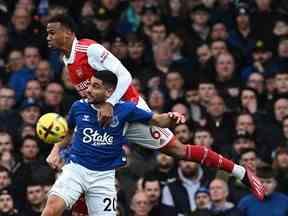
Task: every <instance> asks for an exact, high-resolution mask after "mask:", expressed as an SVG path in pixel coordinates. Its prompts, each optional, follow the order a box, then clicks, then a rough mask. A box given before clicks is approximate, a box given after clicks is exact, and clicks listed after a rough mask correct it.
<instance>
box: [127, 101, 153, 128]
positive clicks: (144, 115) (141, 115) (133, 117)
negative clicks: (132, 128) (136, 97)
mask: <svg viewBox="0 0 288 216" xmlns="http://www.w3.org/2000/svg"><path fill="white" fill-rule="evenodd" d="M152 116H153V113H152V112H147V111H145V110H143V109H140V108H138V107H136V105H134V107H132V109H131V111H130V113H129V115H128V116H127V121H128V122H141V123H144V124H148V122H149V121H150V120H151V119H152Z"/></svg>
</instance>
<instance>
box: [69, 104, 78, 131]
mask: <svg viewBox="0 0 288 216" xmlns="http://www.w3.org/2000/svg"><path fill="white" fill-rule="evenodd" d="M67 122H68V127H69V128H70V129H72V128H75V126H76V119H75V103H74V104H72V106H71V108H70V110H69V112H68V116H67Z"/></svg>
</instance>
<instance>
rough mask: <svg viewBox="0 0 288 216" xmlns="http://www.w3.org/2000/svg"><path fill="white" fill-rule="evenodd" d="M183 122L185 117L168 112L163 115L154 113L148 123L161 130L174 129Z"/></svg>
mask: <svg viewBox="0 0 288 216" xmlns="http://www.w3.org/2000/svg"><path fill="white" fill-rule="evenodd" d="M185 121H186V119H185V117H184V116H183V115H182V114H180V113H177V112H169V113H163V114H157V113H154V114H153V116H152V118H151V120H150V121H149V124H150V125H155V126H158V127H162V128H169V127H175V126H176V125H178V124H183V123H185Z"/></svg>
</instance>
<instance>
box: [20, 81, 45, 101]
mask: <svg viewBox="0 0 288 216" xmlns="http://www.w3.org/2000/svg"><path fill="white" fill-rule="evenodd" d="M24 96H25V98H27V99H29V98H32V99H34V100H41V99H42V96H43V91H42V89H41V85H40V82H39V81H38V80H29V81H28V82H27V84H26V88H25V93H24Z"/></svg>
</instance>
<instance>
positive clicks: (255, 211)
mask: <svg viewBox="0 0 288 216" xmlns="http://www.w3.org/2000/svg"><path fill="white" fill-rule="evenodd" d="M256 173H257V176H258V177H259V178H260V180H261V182H262V183H263V184H264V186H265V188H266V193H265V197H266V198H265V199H264V201H262V202H261V201H259V200H257V199H256V198H255V197H254V196H253V195H247V196H245V197H244V198H243V199H242V200H240V202H239V205H238V208H239V209H240V210H241V211H242V212H243V214H244V216H252V215H253V216H254V215H261V216H272V215H277V216H286V215H287V214H288V197H287V196H286V195H284V194H282V193H278V192H275V188H276V186H277V182H276V180H275V174H274V172H273V170H272V168H271V167H270V166H265V167H260V168H258V169H257V171H256Z"/></svg>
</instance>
